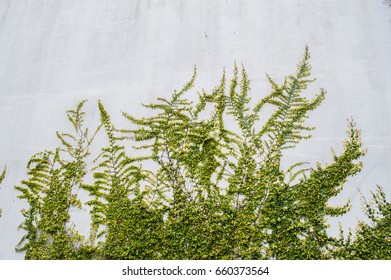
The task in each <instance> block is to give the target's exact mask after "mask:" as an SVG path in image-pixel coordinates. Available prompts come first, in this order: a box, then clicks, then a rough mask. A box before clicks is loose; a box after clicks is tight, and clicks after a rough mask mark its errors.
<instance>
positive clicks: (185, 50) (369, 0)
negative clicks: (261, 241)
mask: <svg viewBox="0 0 391 280" xmlns="http://www.w3.org/2000/svg"><path fill="white" fill-rule="evenodd" d="M306 44H308V46H309V48H310V52H311V55H312V60H311V62H312V65H313V74H314V76H315V77H317V78H318V80H317V81H316V82H315V83H314V84H313V86H311V88H310V89H309V91H308V94H309V95H310V96H311V95H313V94H315V93H317V91H318V89H319V88H320V87H324V88H325V89H326V90H327V91H328V94H327V96H326V100H325V102H324V103H323V105H322V106H321V107H320V108H319V109H318V110H317V111H316V112H313V113H312V114H311V119H310V121H309V123H311V124H314V125H316V126H317V127H318V129H317V130H316V131H314V134H313V135H314V137H313V138H312V139H311V140H309V141H307V142H305V143H303V144H301V145H300V146H299V147H298V148H297V149H296V150H294V151H291V152H290V153H289V157H290V158H291V159H294V160H305V161H310V162H312V163H314V162H316V161H320V162H322V163H324V162H328V161H330V160H331V152H330V148H331V147H333V148H335V150H336V151H340V150H341V145H342V141H343V139H344V137H345V129H346V121H345V120H346V118H349V117H351V116H353V117H354V119H355V120H356V121H357V125H358V127H359V128H361V129H362V136H363V142H364V145H365V147H366V148H368V153H367V155H366V156H365V158H364V169H363V171H362V172H361V173H360V174H359V175H358V176H356V177H355V178H353V179H352V180H350V181H349V182H348V183H347V184H346V187H345V190H344V192H343V194H342V195H341V197H340V198H337V199H336V200H335V202H336V203H342V202H344V201H345V200H346V198H347V197H350V199H351V202H352V204H353V209H352V213H350V214H349V215H347V216H346V217H344V218H341V219H340V221H342V222H343V223H344V224H345V225H346V226H355V224H356V218H355V217H359V216H360V215H361V210H360V196H359V193H358V188H360V189H361V190H362V192H363V193H364V194H368V192H369V191H370V190H373V189H374V188H375V186H376V184H380V185H382V186H383V187H384V188H385V190H386V192H388V194H391V175H390V174H391V172H390V170H391V168H390V167H391V138H390V137H391V125H390V121H391V115H390V108H391V107H390V105H391V79H390V77H391V66H390V65H391V52H390V50H391V7H389V6H388V5H386V4H385V3H383V0H324V1H320V0H286V1H282V0H238V1H234V0H170V1H169V0H166V1H164V0H159V1H158V0H83V1H79V0H34V1H32V0H0V116H1V117H0V168H2V166H4V165H7V166H8V172H7V177H6V179H5V181H4V182H3V184H2V187H1V190H0V208H3V216H2V217H1V218H0V259H19V258H23V255H22V254H17V253H15V252H14V246H15V244H16V243H17V242H18V241H19V239H20V237H21V236H22V234H23V232H21V231H17V229H16V228H17V226H18V224H19V223H20V222H21V221H22V216H21V214H20V209H21V208H22V207H23V206H24V204H23V203H22V202H21V201H19V200H18V199H16V195H17V193H16V192H15V191H14V189H13V186H14V185H15V184H18V182H19V181H20V180H21V179H23V178H24V176H25V172H26V168H25V166H26V162H27V160H28V158H29V157H30V156H31V155H32V154H33V153H35V152H38V151H41V150H43V149H45V148H52V147H54V146H55V145H56V144H57V142H56V137H55V131H56V130H63V129H66V128H67V127H68V124H67V120H66V117H65V111H66V110H67V109H70V108H73V107H74V106H75V105H76V104H77V103H78V102H79V101H80V100H82V99H84V98H87V99H89V103H88V106H87V107H88V110H89V111H88V115H87V118H89V119H91V124H93V123H94V122H96V121H97V117H98V116H97V109H96V100H97V99H102V100H103V102H104V104H105V105H106V107H107V109H108V111H109V112H110V113H111V114H112V117H113V121H114V122H115V123H116V124H117V125H118V126H119V127H121V126H125V125H126V122H124V121H123V119H122V118H121V114H120V110H124V111H127V112H132V113H133V114H135V115H138V114H144V113H145V112H144V111H142V108H141V106H140V103H141V102H143V103H149V102H151V101H153V100H154V99H155V98H156V97H158V96H164V97H167V96H169V95H170V94H171V92H172V90H173V89H175V88H179V87H181V86H182V85H183V84H184V83H185V82H186V81H187V80H188V78H190V76H191V74H192V70H193V66H194V65H197V68H198V73H199V75H198V80H197V83H196V89H198V90H200V89H201V88H205V89H206V90H209V89H211V88H212V87H213V86H214V85H216V84H217V83H218V81H219V78H220V75H221V72H222V69H223V67H226V69H227V71H228V73H230V70H231V69H232V65H233V63H234V61H235V60H236V61H237V62H242V63H243V64H244V65H245V66H246V69H247V70H248V74H249V77H250V79H251V81H252V88H253V92H254V95H255V96H262V95H264V94H266V93H268V92H269V89H270V88H269V86H268V84H267V82H266V79H265V73H266V72H267V73H269V74H270V76H271V77H272V78H274V79H275V80H277V81H281V80H282V78H283V77H284V75H288V74H290V73H292V72H294V71H295V66H296V63H297V62H298V61H299V60H300V59H301V55H302V53H303V50H304V46H305V45H306ZM195 91H196V90H195ZM84 222H85V221H84ZM87 224H88V223H87V222H85V225H87ZM335 224H336V222H335V221H333V225H335ZM331 230H332V231H333V230H334V232H335V229H331Z"/></svg>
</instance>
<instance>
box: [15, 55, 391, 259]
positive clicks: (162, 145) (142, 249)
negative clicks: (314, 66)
mask: <svg viewBox="0 0 391 280" xmlns="http://www.w3.org/2000/svg"><path fill="white" fill-rule="evenodd" d="M308 60H309V52H308V49H307V48H306V50H305V53H304V57H303V59H302V61H301V62H300V63H299V64H298V66H297V71H296V73H295V74H293V75H289V76H287V77H286V78H285V79H284V81H283V82H282V84H278V83H276V82H275V81H273V80H272V79H271V78H270V77H269V76H268V80H269V82H270V85H271V92H270V93H269V94H268V95H266V96H265V97H263V98H262V99H260V100H259V101H258V102H257V103H255V104H254V105H253V106H251V104H252V103H251V99H250V94H249V93H250V81H249V79H248V77H247V73H246V71H245V69H244V68H243V67H242V69H238V67H237V66H236V65H235V67H234V71H233V78H232V79H231V80H230V82H227V78H226V73H225V72H223V75H222V77H221V80H220V83H219V85H218V86H217V87H216V88H215V89H213V90H212V91H211V92H210V93H208V92H205V91H202V92H201V93H199V95H198V101H197V102H192V101H190V100H189V98H188V97H186V94H188V92H189V91H190V89H191V88H192V87H193V85H194V81H195V79H196V70H194V75H193V77H192V78H191V80H190V81H189V82H188V83H186V84H185V85H184V87H183V88H182V89H181V90H180V91H174V93H173V94H172V96H171V99H165V98H158V99H157V102H156V103H154V104H149V105H143V106H144V107H145V108H147V109H150V110H152V113H151V114H150V115H151V116H150V117H145V118H138V117H135V116H132V115H131V114H128V113H125V112H124V113H123V115H124V117H125V118H126V119H127V120H129V127H128V128H126V129H117V128H116V127H115V126H114V125H113V123H112V122H111V119H110V115H109V113H108V112H107V111H106V109H105V108H104V106H103V104H102V103H101V102H99V104H98V108H99V112H100V119H101V125H100V126H99V127H98V128H96V129H95V130H94V132H93V134H92V135H90V133H89V130H88V128H85V126H84V114H85V113H84V111H83V105H84V103H85V101H82V102H81V103H80V104H79V105H78V106H77V108H76V109H75V110H71V111H68V112H67V115H68V119H69V120H70V122H71V123H72V126H73V132H71V133H57V136H58V139H59V142H60V146H59V147H58V148H57V149H55V150H51V151H43V152H40V153H38V154H35V155H34V156H33V157H32V158H31V159H30V161H29V163H28V166H27V167H28V173H27V175H28V178H27V179H25V180H23V181H22V182H21V185H20V186H16V189H17V190H18V191H19V192H20V196H19V198H21V199H25V200H26V201H27V203H28V208H27V209H24V210H23V211H22V214H23V216H24V217H25V220H24V222H23V223H22V224H21V225H20V227H21V229H23V230H24V231H25V235H24V237H23V239H22V240H21V241H20V243H19V244H18V245H17V250H19V251H23V252H25V253H26V258H27V259H331V258H390V257H391V255H390V244H391V243H390V242H391V240H390V236H389V232H390V231H389V229H390V223H389V220H390V207H389V206H390V203H388V202H387V201H386V200H385V197H384V193H383V192H382V190H381V189H379V190H378V192H377V194H376V195H374V203H375V206H376V207H375V208H373V206H372V204H370V203H366V204H365V206H366V212H367V213H368V216H369V218H370V219H371V220H372V222H373V224H371V225H367V224H365V223H364V222H363V223H360V225H359V227H358V229H357V232H356V236H355V238H351V237H349V238H350V239H348V240H345V239H344V238H342V237H341V238H335V237H332V236H330V235H329V234H328V233H327V228H328V226H329V225H328V222H327V219H328V218H329V217H337V216H340V215H343V214H345V213H346V212H347V211H349V209H350V205H349V202H347V203H346V204H345V205H342V206H331V205H329V200H330V199H331V198H332V197H334V196H336V195H338V194H339V193H340V192H341V190H342V188H343V185H344V183H345V182H346V180H347V178H348V177H350V176H353V175H355V174H357V173H358V172H359V171H360V169H361V166H362V164H361V162H360V161H359V159H360V157H361V156H363V155H364V150H363V149H362V147H361V140H360V133H359V131H358V130H357V128H356V127H355V125H354V123H353V121H351V122H349V124H348V132H347V138H346V140H345V142H344V146H343V150H342V152H341V153H340V154H334V155H333V156H334V157H333V162H331V163H330V164H326V165H322V164H320V163H318V164H316V165H315V166H313V167H312V168H310V167H308V166H306V165H305V163H303V162H294V163H293V164H292V165H291V166H290V167H288V168H283V167H282V164H281V162H282V159H283V157H284V152H285V150H287V149H293V148H295V146H296V145H297V144H298V143H299V142H300V141H302V140H304V139H308V138H310V137H311V135H310V131H311V130H312V129H313V128H312V127H308V126H306V125H305V120H306V118H308V113H309V112H310V111H312V110H314V109H316V108H317V107H318V106H319V105H320V104H321V102H322V101H323V99H324V96H325V91H324V90H320V92H319V93H318V94H317V95H315V96H314V97H313V98H310V99H309V98H308V97H306V96H305V94H304V90H305V89H306V88H307V85H308V84H309V83H311V82H312V81H313V79H311V78H310V70H311V66H310V64H309V61H308ZM265 108H269V109H270V108H273V113H272V114H269V115H268V114H263V112H264V109H265ZM269 109H268V110H269ZM99 131H101V132H102V133H103V134H104V135H105V137H106V139H107V144H106V145H105V146H103V147H101V151H100V153H99V155H98V156H97V157H96V158H95V160H94V161H93V166H89V164H88V163H89V162H90V160H87V159H88V157H89V156H90V148H91V143H92V141H93V139H94V137H95V135H96V134H97V133H98V132H99ZM129 144H131V145H133V146H134V149H136V150H137V153H133V154H132V153H129V152H127V148H126V147H128V146H129ZM136 154H137V155H140V154H141V155H142V156H136ZM90 170H91V172H92V173H93V180H92V182H91V181H89V180H87V179H86V177H87V174H88V172H90ZM76 190H78V191H79V190H84V191H86V192H87V193H88V195H89V198H90V199H89V200H88V201H87V202H86V203H85V205H83V204H82V202H81V201H80V200H79V198H78V196H77V195H76ZM75 208H84V209H89V210H90V217H91V228H90V229H91V230H90V235H89V236H82V235H81V234H80V233H78V232H77V231H76V229H75V225H74V224H73V223H72V220H71V215H70V210H71V209H75ZM373 236H375V237H373ZM373 238H374V239H373ZM372 250H375V251H376V253H373V252H372Z"/></svg>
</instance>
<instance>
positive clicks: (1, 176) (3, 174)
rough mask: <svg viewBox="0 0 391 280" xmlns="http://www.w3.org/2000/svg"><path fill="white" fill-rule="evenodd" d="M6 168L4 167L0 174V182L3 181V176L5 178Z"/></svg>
mask: <svg viewBox="0 0 391 280" xmlns="http://www.w3.org/2000/svg"><path fill="white" fill-rule="evenodd" d="M6 170H7V169H6V168H4V170H3V172H2V173H1V174H0V184H1V182H3V180H4V178H5V172H6ZM1 210H2V209H1V208H0V217H1Z"/></svg>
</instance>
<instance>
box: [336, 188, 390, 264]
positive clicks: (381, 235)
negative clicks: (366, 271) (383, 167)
mask: <svg viewBox="0 0 391 280" xmlns="http://www.w3.org/2000/svg"><path fill="white" fill-rule="evenodd" d="M363 209H364V212H365V214H366V216H367V218H368V219H369V221H370V223H366V222H364V221H360V222H359V224H358V226H357V228H356V231H355V236H354V238H353V237H352V233H351V232H349V235H348V238H347V239H346V240H345V239H344V238H343V235H342V234H341V238H340V242H341V243H342V244H341V245H340V246H339V250H337V252H336V254H335V255H336V257H337V258H341V259H365V260H390V259H391V230H390V229H391V201H390V202H388V201H387V199H386V195H385V193H384V191H383V189H382V188H381V187H379V186H378V187H377V189H376V192H375V193H372V199H371V200H370V201H367V200H366V199H365V198H364V197H363Z"/></svg>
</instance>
